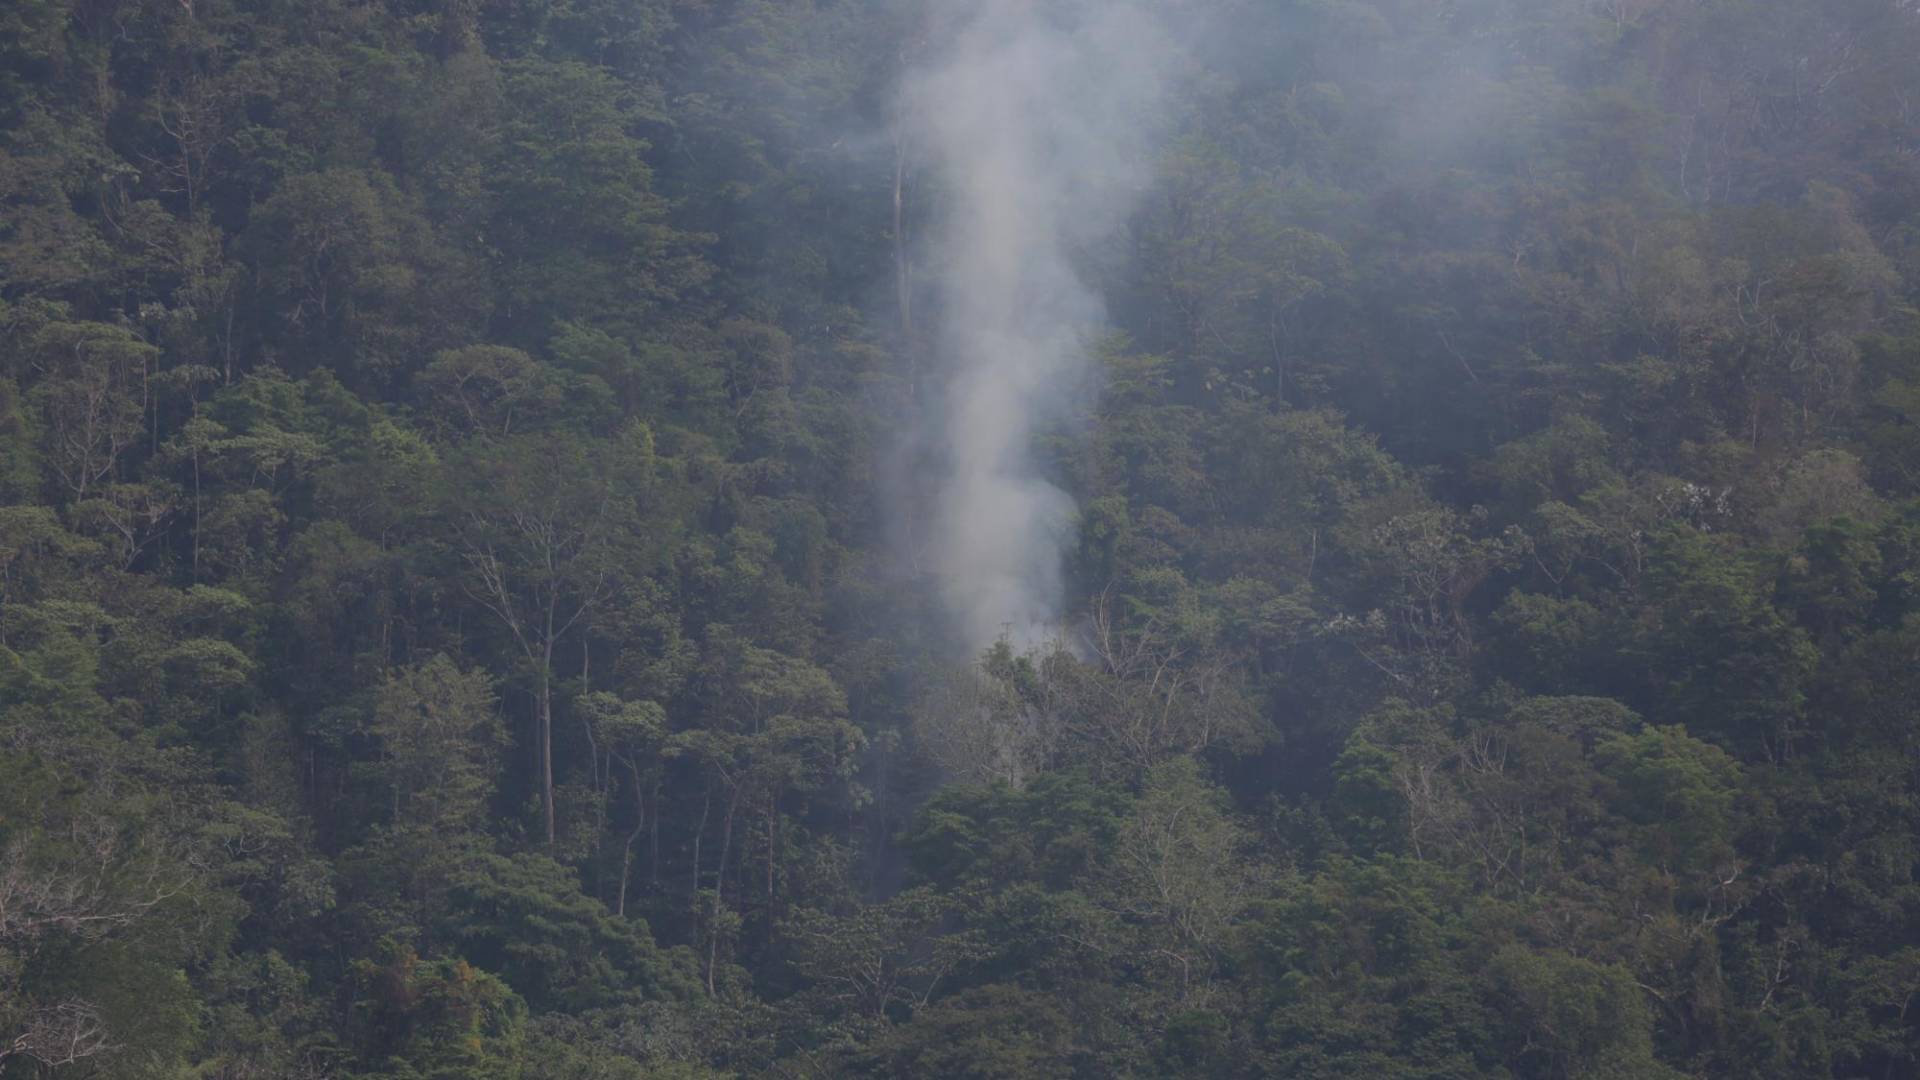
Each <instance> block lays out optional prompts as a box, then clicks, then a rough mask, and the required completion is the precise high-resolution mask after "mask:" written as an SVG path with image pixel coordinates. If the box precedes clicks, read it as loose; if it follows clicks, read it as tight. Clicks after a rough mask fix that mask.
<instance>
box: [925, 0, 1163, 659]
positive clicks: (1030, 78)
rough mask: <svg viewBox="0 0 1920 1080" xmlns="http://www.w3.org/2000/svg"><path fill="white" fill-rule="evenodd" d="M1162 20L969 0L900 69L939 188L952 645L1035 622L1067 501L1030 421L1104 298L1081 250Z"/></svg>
mask: <svg viewBox="0 0 1920 1080" xmlns="http://www.w3.org/2000/svg"><path fill="white" fill-rule="evenodd" d="M1167 54H1168V49H1167V48H1166V37H1165V34H1164V32H1163V30H1162V28H1161V27H1159V26H1158V25H1157V24H1156V22H1155V20H1153V19H1152V18H1151V17H1150V16H1148V15H1147V14H1146V13H1145V12H1144V11H1143V10H1142V9H1140V8H1139V7H1136V6H1134V5H1133V4H1129V3H1125V2H1120V3H1114V2H1103V0H1060V2H1052V3H1048V2H1044V0H1026V2H1022V0H971V3H969V4H968V5H966V7H965V9H964V11H962V12H961V13H960V15H959V17H958V19H957V20H956V22H955V23H954V24H953V25H951V26H950V27H948V28H946V29H945V30H944V31H942V33H941V36H940V38H939V39H937V40H936V42H935V44H934V59H933V60H932V61H931V62H930V63H929V64H928V65H927V66H926V67H925V68H924V69H923V70H921V71H919V72H918V73H916V74H914V75H912V76H911V77H910V78H909V79H908V81H907V85H906V92H905V94H904V97H903V108H904V110H905V116H904V119H905V121H906V126H907V128H908V130H909V131H910V132H911V133H912V136H913V138H914V140H915V142H916V145H917V147H918V150H919V153H920V154H921V155H922V156H923V158H924V160H925V162H926V164H927V165H928V166H930V167H931V169H932V171H933V174H934V179H935V180H936V182H937V183H938V185H939V188H940V191H941V202H940V204H939V206H940V209H939V212H938V215H937V216H938V223H937V227H936V230H935V241H934V244H933V246H932V249H931V250H930V252H929V253H928V254H929V263H930V265H931V267H932V268H933V270H934V271H935V273H936V274H937V276H938V278H939V283H940V284H939V301H940V302H939V304H938V305H937V310H938V318H939V331H938V333H939V336H938V341H939V346H940V349H941V351H942V354H943V357H942V358H943V360H944V361H945V362H946V363H947V364H948V365H949V370H950V371H951V381H950V382H949V383H948V385H947V390H946V398H945V400H946V402H947V415H946V416H945V418H944V419H945V429H944V431H945V434H944V437H945V440H946V444H947V445H946V451H947V457H946V462H945V464H946V469H947V472H946V474H945V477H944V480H943V483H944V488H943V490H942V493H941V499H940V509H939V513H938V517H937V520H936V523H935V524H936V529H937V531H936V532H935V534H934V539H933V541H932V554H933V557H934V559H935V561H936V566H937V569H938V571H939V573H940V575H941V580H942V589H943V594H944V597H943V598H944V601H945V603H946V606H947V608H948V611H949V612H950V614H951V615H952V617H953V619H954V621H955V624H956V625H955V629H956V630H957V631H958V632H959V633H960V634H961V635H962V637H963V638H964V640H965V642H966V643H967V644H968V645H969V646H972V647H975V648H978V647H981V646H984V645H987V644H990V643H992V642H993V641H994V640H996V639H997V638H999V637H1001V636H1002V635H1007V636H1010V637H1011V638H1012V639H1013V640H1014V643H1015V644H1017V645H1023V646H1024V645H1031V644H1035V643H1037V642H1038V641H1039V640H1041V639H1043V638H1045V637H1047V636H1049V635H1050V634H1051V633H1052V627H1053V625H1054V624H1055V622H1056V621H1057V619H1058V616H1059V614H1060V610H1059V609H1060V601H1061V557H1062V547H1063V544H1064V543H1065V542H1066V540H1067V537H1068V531H1069V529H1070V527H1071V523H1072V517H1073V502H1072V499H1071V498H1069V497H1068V496H1067V494H1066V493H1065V492H1063V491H1061V490H1060V489H1059V488H1058V487H1056V486H1054V485H1053V484H1051V483H1049V482H1047V481H1046V480H1045V479H1043V478H1042V477H1041V476H1040V475H1038V473H1037V472H1036V471H1035V465H1034V461H1033V456H1032V442H1033V437H1034V432H1035V428H1036V425H1037V424H1038V423H1039V422H1040V421H1042V420H1043V419H1045V418H1046V417H1047V416H1049V415H1050V414H1055V413H1057V412H1058V411H1059V408H1060V402H1061V399H1062V397H1063V396H1064V395H1066V394H1068V393H1070V392H1071V389H1072V388H1073V387H1074V386H1076V385H1079V384H1081V383H1082V382H1083V380H1082V379H1080V378H1078V376H1080V375H1081V374H1083V370H1084V367H1085V365H1086V363H1087V351H1088V345H1089V342H1090V340H1091V339H1092V337H1093V336H1094V335H1095V334H1096V333H1097V332H1098V328H1099V325H1100V322H1101V320H1102V318H1103V317H1104V312H1103V309H1102V306H1101V303H1100V300H1099V298H1098V297H1097V296H1096V295H1094V293H1093V291H1092V290H1091V289H1090V288H1089V287H1088V286H1087V284H1086V283H1085V282H1084V281H1083V280H1082V278H1081V275H1080V273H1079V272H1078V271H1077V269H1076V260H1077V258H1078V257H1079V256H1081V255H1083V254H1084V253H1085V252H1086V251H1087V249H1089V248H1090V247H1092V246H1093V245H1095V244H1097V243H1098V242H1099V241H1100V240H1102V239H1103V238H1105V237H1108V236H1110V235H1111V234H1113V233H1114V232H1115V231H1116V230H1117V229H1118V228H1119V227H1120V226H1121V225H1122V224H1123V222H1124V219H1125V216H1126V214H1127V211H1128V208H1129V207H1130V206H1131V204H1132V202H1133V199H1134V198H1135V196H1136V193H1137V192H1138V191H1139V189H1140V187H1141V186H1142V183H1143V181H1144V179H1145V172H1146V170H1147V168H1148V160H1147V159H1148V156H1149V155H1148V149H1149V146H1148V142H1149V139H1150V138H1151V133H1152V130H1153V128H1154V126H1155V124H1154V120H1153V117H1154V114H1155V105H1156V103H1157V101H1158V100H1159V97H1160V85H1161V83H1162V81H1163V78H1164V75H1165V72H1166V67H1167V64H1166V58H1167Z"/></svg>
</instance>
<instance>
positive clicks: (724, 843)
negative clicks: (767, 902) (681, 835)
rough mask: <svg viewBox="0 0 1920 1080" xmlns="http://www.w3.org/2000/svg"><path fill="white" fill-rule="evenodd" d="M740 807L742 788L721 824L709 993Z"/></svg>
mask: <svg viewBox="0 0 1920 1080" xmlns="http://www.w3.org/2000/svg"><path fill="white" fill-rule="evenodd" d="M739 809H740V788H738V787H735V788H734V789H733V795H732V796H731V797H730V798H728V799H727V816H726V819H725V820H724V821H723V822H722V823H721V826H720V865H719V866H718V867H717V868H716V869H715V871H714V875H713V901H712V902H711V903H710V904H709V905H708V906H707V994H708V996H712V994H713V992H714V988H713V987H714V981H713V972H714V968H715V967H716V966H717V965H718V964H719V962H720V907H721V903H720V900H721V893H723V892H725V891H726V887H727V856H728V855H730V854H731V853H732V850H733V818H734V814H735V813H736V812H737V811H738V810H739Z"/></svg>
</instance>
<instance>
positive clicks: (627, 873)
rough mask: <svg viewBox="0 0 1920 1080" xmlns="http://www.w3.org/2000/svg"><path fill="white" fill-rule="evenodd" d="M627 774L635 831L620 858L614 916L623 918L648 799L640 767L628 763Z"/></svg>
mask: <svg viewBox="0 0 1920 1080" xmlns="http://www.w3.org/2000/svg"><path fill="white" fill-rule="evenodd" d="M609 771H611V769H609ZM627 774H628V775H629V776H631V777H632V778H633V815H634V816H633V831H632V832H630V833H628V834H627V844H626V850H625V851H623V852H622V853H621V856H620V903H619V904H618V905H617V906H615V908H614V914H616V915H622V916H624V915H625V914H626V913H627V882H628V881H629V880H631V878H632V876H633V845H634V843H635V842H636V841H638V840H639V839H640V833H641V832H642V831H643V830H644V829H645V828H646V827H647V799H646V791H645V789H644V788H642V787H641V786H640V766H639V765H637V764H635V763H634V762H633V761H628V762H627Z"/></svg>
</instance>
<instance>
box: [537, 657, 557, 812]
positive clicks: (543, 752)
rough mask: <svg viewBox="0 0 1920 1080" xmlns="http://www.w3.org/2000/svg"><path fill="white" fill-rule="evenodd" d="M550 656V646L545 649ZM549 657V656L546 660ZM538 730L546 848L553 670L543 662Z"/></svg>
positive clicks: (550, 789) (550, 797)
mask: <svg viewBox="0 0 1920 1080" xmlns="http://www.w3.org/2000/svg"><path fill="white" fill-rule="evenodd" d="M547 651H548V653H549V654H551V652H552V651H553V650H552V646H551V645H549V646H548V649H547ZM550 658H551V657H550V656H549V657H548V659H550ZM537 711H538V713H539V716H538V723H537V726H538V728H539V730H538V731H537V732H536V733H535V736H534V738H535V741H537V742H538V743H539V744H540V747H539V754H540V813H541V816H542V817H543V818H544V819H545V820H546V826H547V846H548V847H552V846H553V837H554V828H553V668H552V667H550V666H549V665H548V664H547V663H545V662H543V663H541V665H540V701H539V708H538V710H537Z"/></svg>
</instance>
